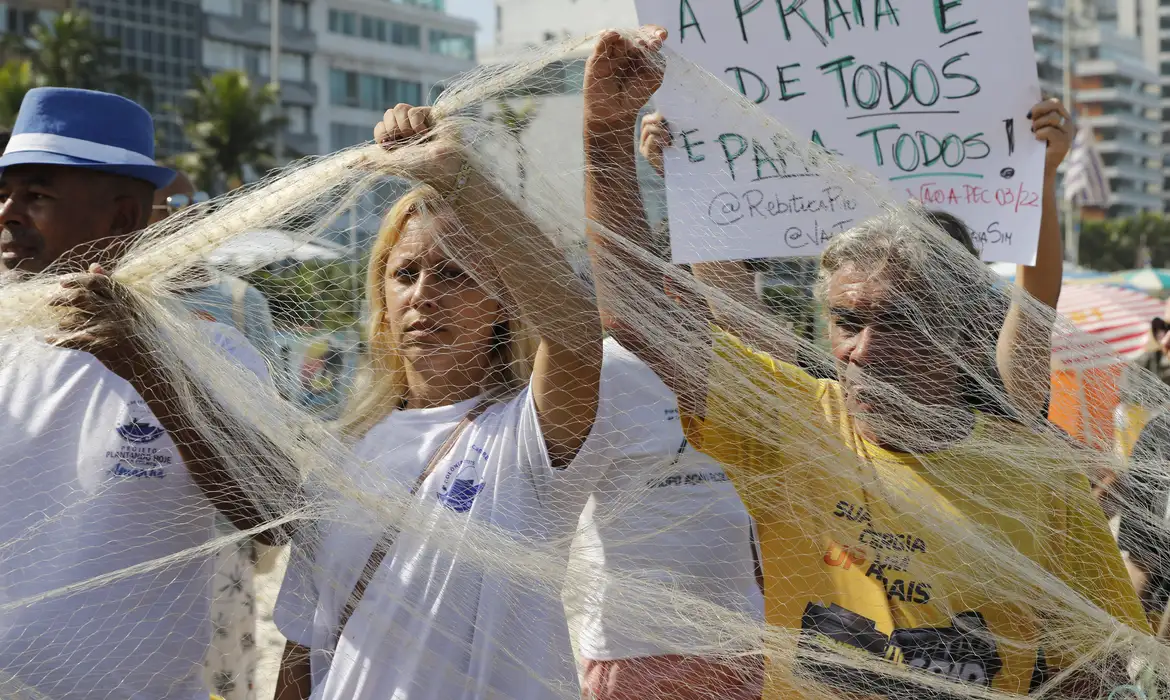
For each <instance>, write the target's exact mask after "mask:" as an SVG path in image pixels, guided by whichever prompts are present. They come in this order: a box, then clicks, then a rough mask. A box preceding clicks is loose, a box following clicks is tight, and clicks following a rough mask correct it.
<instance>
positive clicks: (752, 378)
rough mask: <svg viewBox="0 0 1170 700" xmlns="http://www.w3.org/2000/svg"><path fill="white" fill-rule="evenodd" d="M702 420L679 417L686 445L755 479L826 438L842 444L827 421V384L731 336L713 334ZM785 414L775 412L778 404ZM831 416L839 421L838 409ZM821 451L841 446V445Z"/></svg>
mask: <svg viewBox="0 0 1170 700" xmlns="http://www.w3.org/2000/svg"><path fill="white" fill-rule="evenodd" d="M707 384H708V389H707V402H706V413H705V415H704V416H701V417H700V416H696V415H688V414H684V415H683V417H682V423H683V430H684V432H685V434H686V437H687V440H688V441H689V442H690V443H691V445H692V446H693V447H694V448H695V449H697V450H699V451H701V452H703V453H705V454H707V455H708V456H710V457H711V458H713V459H715V460H716V461H718V462H721V463H722V464H723V465H724V466H725V467H727V468H728V470H729V471H730V472H731V476H732V477H733V478H734V477H735V476H736V475H737V474H745V473H746V474H749V475H753V474H754V475H758V474H762V473H765V472H767V471H768V470H770V469H772V468H774V466H775V465H776V464H778V463H794V462H803V461H806V460H807V455H809V454H810V450H816V449H817V448H816V447H815V444H816V443H817V442H821V441H823V440H825V439H826V438H829V439H831V440H833V441H834V442H836V443H839V442H840V441H839V437H838V436H837V435H836V434H831V433H832V431H831V430H829V429H828V428H829V427H830V426H829V425H828V424H826V422H825V419H826V417H829V418H830V419H831V418H832V415H831V414H830V415H828V416H827V415H826V412H825V410H824V408H823V407H822V406H823V403H824V399H826V398H829V403H830V404H832V403H839V401H834V399H838V397H837V396H836V394H834V395H833V396H832V397H826V391H827V389H828V385H835V384H836V383H835V382H831V381H829V380H818V379H816V378H814V377H813V376H812V375H810V374H808V373H807V372H805V371H804V370H802V369H800V368H799V367H797V366H795V365H791V364H788V363H786V362H781V361H778V360H776V359H774V358H773V357H771V356H770V355H767V354H765V353H762V352H759V351H756V350H752V349H751V348H748V347H747V346H745V345H744V344H743V343H741V342H740V341H739V340H738V339H736V338H735V337H733V336H731V335H729V334H727V333H723V332H717V333H716V334H715V346H714V357H713V359H712V362H711V366H710V369H709V370H708V377H707ZM781 406H782V407H783V410H778V408H779V407H781ZM838 408H839V410H837V411H835V413H837V414H839V416H838V418H841V417H843V414H844V411H843V407H838ZM824 449H825V450H831V451H837V450H841V449H843V448H842V446H840V445H839V444H837V445H834V446H828V445H826V446H825V448H824Z"/></svg>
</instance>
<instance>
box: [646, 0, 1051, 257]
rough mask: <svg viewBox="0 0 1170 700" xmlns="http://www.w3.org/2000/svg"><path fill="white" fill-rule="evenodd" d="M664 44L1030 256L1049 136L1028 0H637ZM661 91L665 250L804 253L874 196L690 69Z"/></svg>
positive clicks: (672, 74)
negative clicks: (815, 168)
mask: <svg viewBox="0 0 1170 700" xmlns="http://www.w3.org/2000/svg"><path fill="white" fill-rule="evenodd" d="M636 2H637V7H638V15H639V19H640V20H641V21H642V22H643V23H648V24H658V25H661V26H663V27H665V28H666V29H667V30H668V32H669V37H668V39H667V42H666V43H667V46H668V48H669V49H671V50H673V51H675V52H677V53H678V54H680V55H682V56H683V57H685V58H686V59H688V60H690V61H692V62H694V63H696V64H698V65H699V66H701V67H703V68H704V69H706V70H707V71H710V73H712V74H713V75H715V76H716V77H717V78H719V79H721V80H722V81H723V82H724V83H725V84H726V85H728V86H730V87H732V88H733V89H735V90H736V91H738V92H739V93H740V94H742V95H744V96H745V97H746V98H747V99H749V100H752V101H754V102H756V103H757V104H758V105H759V107H760V108H761V109H763V110H764V111H765V112H766V113H767V114H768V115H769V116H772V117H774V118H776V119H777V120H779V121H780V122H781V123H782V124H783V125H784V126H785V127H786V128H788V129H789V130H791V131H792V132H793V133H794V134H798V135H800V134H803V135H805V136H804V137H805V138H808V139H810V140H812V141H815V142H817V143H819V144H821V145H822V146H824V147H825V148H826V149H828V150H829V151H830V152H833V153H834V154H836V155H838V157H839V158H841V160H843V161H844V162H846V163H849V164H852V165H856V166H858V167H860V168H862V169H864V170H866V171H868V172H870V173H873V174H874V175H875V176H876V177H877V178H878V180H879V182H882V183H889V188H888V189H889V191H890V193H891V194H892V195H893V196H894V197H895V198H896V199H898V200H900V201H905V200H907V199H910V198H914V199H917V200H919V201H921V202H922V203H923V204H924V205H925V206H927V207H929V208H940V209H945V210H947V211H950V212H952V213H954V214H955V215H957V216H959V217H961V218H962V219H963V220H964V221H966V223H967V224H968V226H970V227H971V229H972V230H973V231H974V232H975V236H976V245H978V246H980V247H981V248H982V250H983V257H984V259H985V260H989V261H1004V262H1015V263H1024V264H1031V263H1032V262H1033V261H1034V260H1035V254H1036V244H1037V239H1038V235H1039V227H1040V205H1041V186H1042V183H1043V176H1044V144H1043V143H1042V142H1039V141H1037V140H1036V139H1035V137H1034V136H1033V135H1032V133H1031V120H1030V119H1029V118H1028V117H1027V114H1028V110H1029V109H1030V108H1031V107H1032V106H1033V105H1034V104H1035V103H1036V102H1038V101H1039V99H1040V87H1039V81H1038V79H1037V74H1036V61H1035V58H1034V54H1033V48H1032V34H1031V23H1030V20H1029V16H1028V5H1027V2H1026V1H1025V0H996V1H995V2H994V3H988V2H984V1H982V0H979V1H977V0H636ZM682 73H683V72H682V71H679V70H677V69H668V71H667V76H666V80H665V82H664V84H663V87H662V89H661V90H660V91H659V92H658V94H657V95H656V96H655V105H656V107H657V108H658V109H659V110H660V111H661V112H662V113H663V114H664V115H665V116H666V118H667V120H668V123H669V124H670V128H671V132H672V135H673V139H674V148H671V149H669V150H668V151H667V154H666V172H667V202H668V205H669V207H670V226H671V246H672V249H673V257H674V260H675V262H679V263H686V262H699V261H704V260H732V259H743V258H752V257H791V256H806V255H816V254H817V253H819V252H820V251H821V250H822V249H823V248H824V246H825V244H826V243H827V242H828V240H829V239H830V238H831V237H832V235H833V234H834V233H837V232H840V231H844V230H846V229H848V228H849V227H850V226H852V225H854V224H855V223H857V222H858V221H860V220H861V219H863V218H865V217H866V216H869V215H871V214H873V213H875V210H876V205H875V203H874V202H873V201H872V199H871V198H869V197H868V196H865V195H864V194H860V193H859V192H850V191H847V190H846V189H843V188H842V187H839V186H837V185H835V184H833V183H831V182H829V181H827V180H826V179H824V178H821V177H817V176H815V175H809V174H808V173H807V172H805V171H804V169H803V167H802V166H801V165H800V164H791V163H785V162H784V159H783V157H782V154H780V153H779V152H778V151H777V149H776V148H774V142H773V138H774V136H775V128H774V127H772V128H769V127H768V126H767V124H766V123H765V122H764V121H763V120H760V119H755V120H753V119H751V117H750V116H748V115H745V112H744V110H743V108H742V106H741V105H740V104H737V103H736V101H735V100H733V99H731V98H732V97H733V95H730V94H728V92H727V91H726V90H725V89H719V87H720V86H714V85H707V86H704V85H703V82H704V77H703V76H697V75H696V72H695V71H685V73H686V74H685V75H684V74H682Z"/></svg>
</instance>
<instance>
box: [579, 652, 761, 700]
mask: <svg viewBox="0 0 1170 700" xmlns="http://www.w3.org/2000/svg"><path fill="white" fill-rule="evenodd" d="M763 681H764V661H763V659H762V658H760V657H745V658H743V659H742V660H740V661H739V662H738V663H734V664H732V663H721V662H718V661H715V660H711V659H704V658H702V657H698V656H681V655H669V656H648V657H639V658H632V659H618V660H614V661H594V660H591V659H586V660H585V691H586V692H587V693H589V694H590V695H588V696H586V697H590V698H594V699H595V700H639V699H640V698H671V700H707V699H708V698H720V700H758V698H759V697H760V693H761V691H762V689H763Z"/></svg>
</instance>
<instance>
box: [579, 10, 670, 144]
mask: <svg viewBox="0 0 1170 700" xmlns="http://www.w3.org/2000/svg"><path fill="white" fill-rule="evenodd" d="M665 39H666V30H665V29H663V28H662V27H657V26H653V25H647V26H645V27H642V28H641V29H639V30H638V31H637V32H636V33H635V34H633V35H632V36H625V35H623V34H621V33H619V32H617V31H615V30H612V29H610V30H606V31H605V32H602V34H601V36H600V37H599V38H598V40H597V45H596V46H595V47H594V48H593V55H591V56H590V57H589V60H588V62H586V64H585V85H584V90H585V124H586V126H587V127H588V126H593V127H598V126H606V127H615V126H620V127H625V126H630V127H632V126H633V125H634V123H635V120H636V119H637V117H638V112H639V110H641V109H642V107H644V106H645V105H646V103H647V102H648V101H649V100H650V97H651V96H652V95H653V94H654V92H655V91H656V90H658V87H659V86H660V85H662V75H663V72H664V70H665V64H664V61H663V60H662V56H661V55H660V54H659V49H661V48H662V42H663V40H665Z"/></svg>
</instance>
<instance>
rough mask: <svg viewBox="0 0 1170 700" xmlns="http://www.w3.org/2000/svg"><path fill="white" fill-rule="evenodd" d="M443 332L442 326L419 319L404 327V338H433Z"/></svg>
mask: <svg viewBox="0 0 1170 700" xmlns="http://www.w3.org/2000/svg"><path fill="white" fill-rule="evenodd" d="M443 330H444V328H443V326H442V325H441V324H439V323H435V322H434V321H430V320H427V319H420V320H418V321H415V322H414V323H411V324H410V325H409V326H407V327H406V336H407V337H408V338H415V339H421V338H433V337H436V336H438V335H439V334H440V333H442V332H443Z"/></svg>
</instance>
